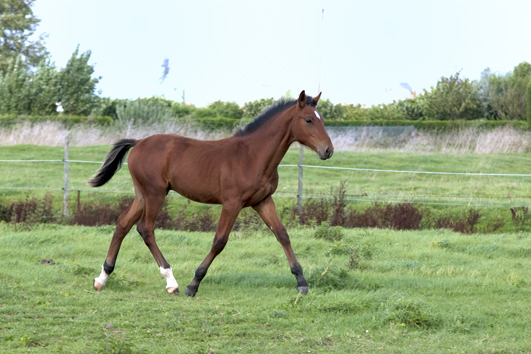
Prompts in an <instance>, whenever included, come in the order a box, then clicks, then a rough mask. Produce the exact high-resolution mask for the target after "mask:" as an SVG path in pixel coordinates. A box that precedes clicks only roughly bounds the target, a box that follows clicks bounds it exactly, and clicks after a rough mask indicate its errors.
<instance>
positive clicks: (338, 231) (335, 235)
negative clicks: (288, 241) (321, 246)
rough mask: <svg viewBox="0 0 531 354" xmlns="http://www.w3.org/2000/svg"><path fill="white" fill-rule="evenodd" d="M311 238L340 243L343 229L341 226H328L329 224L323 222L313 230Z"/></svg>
mask: <svg viewBox="0 0 531 354" xmlns="http://www.w3.org/2000/svg"><path fill="white" fill-rule="evenodd" d="M313 237H315V238H322V239H324V240H327V241H340V240H341V239H342V238H343V228H342V227H341V226H330V223H329V222H327V221H324V222H322V223H321V225H319V227H317V229H315V233H314V234H313Z"/></svg>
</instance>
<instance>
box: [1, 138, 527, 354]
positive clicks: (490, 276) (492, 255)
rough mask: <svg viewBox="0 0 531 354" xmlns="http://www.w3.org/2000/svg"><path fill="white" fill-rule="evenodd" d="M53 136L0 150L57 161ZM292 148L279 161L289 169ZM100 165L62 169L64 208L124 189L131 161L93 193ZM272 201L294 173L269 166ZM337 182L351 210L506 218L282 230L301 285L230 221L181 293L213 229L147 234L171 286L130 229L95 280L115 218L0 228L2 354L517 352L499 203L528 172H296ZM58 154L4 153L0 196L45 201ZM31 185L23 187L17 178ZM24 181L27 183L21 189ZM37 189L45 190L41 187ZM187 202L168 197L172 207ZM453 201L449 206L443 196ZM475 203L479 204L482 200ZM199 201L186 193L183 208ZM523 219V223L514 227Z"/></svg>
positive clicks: (488, 160) (517, 299) (258, 240)
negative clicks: (451, 226)
mask: <svg viewBox="0 0 531 354" xmlns="http://www.w3.org/2000/svg"><path fill="white" fill-rule="evenodd" d="M108 150H109V146H108V145H106V146H89V147H71V148H70V159H72V160H84V161H102V160H103V158H104V157H105V155H106V153H107V152H108ZM62 158H63V149H62V148H61V147H46V146H33V145H16V146H2V147H0V159H59V160H60V159H62ZM297 162H298V149H291V150H290V151H288V153H287V155H286V157H285V159H284V160H283V162H282V164H296V163H297ZM530 162H531V158H530V157H529V155H527V154H484V155H478V154H464V155H453V154H442V153H429V154H421V153H412V152H407V153H399V152H345V151H338V152H336V153H335V154H334V157H333V158H332V159H331V160H329V161H320V160H319V159H318V158H317V156H316V155H315V154H313V153H311V152H309V151H306V153H305V160H304V163H305V164H307V165H320V166H338V167H357V168H372V169H382V170H409V171H435V172H437V171H440V172H474V173H478V172H481V173H512V174H527V173H529V169H528V166H530V165H531V163H530ZM98 167H99V165H97V164H82V163H71V164H70V188H71V191H72V192H71V194H70V196H71V198H70V205H71V208H75V203H76V197H77V195H76V193H75V190H76V189H79V190H81V201H82V202H86V201H115V200H116V199H117V198H120V197H122V196H124V195H128V193H132V184H131V181H130V177H129V174H128V172H127V168H123V169H122V170H121V171H120V172H119V173H118V174H117V175H116V176H115V177H114V178H113V180H112V181H111V182H110V183H109V184H108V185H105V186H103V187H102V188H99V189H89V188H88V186H87V185H86V181H87V180H88V179H89V178H90V177H91V176H92V175H93V174H94V172H95V171H96V170H97V168H98ZM279 173H280V185H279V188H278V191H277V194H276V198H275V200H276V202H277V204H278V205H279V210H280V208H281V207H282V206H286V205H293V204H294V200H295V196H296V193H297V192H296V191H297V168H294V167H280V168H279ZM339 181H346V182H347V186H348V192H347V197H348V198H350V201H349V202H350V203H352V205H353V206H355V207H363V206H365V205H370V204H371V203H372V201H373V200H379V201H383V202H385V201H415V202H419V203H440V204H420V205H424V206H425V207H426V208H431V210H433V211H440V212H444V213H451V212H456V211H459V210H465V209H467V208H470V207H475V206H476V207H478V208H479V209H480V210H481V211H482V213H484V215H485V217H484V218H483V219H485V222H489V220H493V219H494V218H497V217H500V218H503V219H504V221H505V222H506V223H505V226H504V227H503V228H501V229H500V230H498V231H497V233H496V234H486V235H485V234H483V235H479V234H474V235H462V234H458V233H454V232H451V231H448V230H444V229H443V230H422V231H394V230H378V229H344V230H342V232H343V237H342V239H341V240H339V241H333V242H332V241H327V240H325V239H317V238H316V237H314V234H315V232H316V229H315V228H311V227H297V226H292V227H290V228H289V229H288V232H289V233H290V236H291V239H292V245H293V249H294V251H295V253H296V254H297V256H298V258H299V261H300V262H301V265H302V267H303V269H304V273H305V276H306V279H307V280H308V282H309V283H310V293H309V294H308V295H307V296H302V295H299V294H297V292H296V290H295V285H296V282H295V280H294V278H293V276H292V274H291V273H290V270H289V265H288V262H287V260H286V259H285V256H284V253H283V251H282V248H281V246H280V245H279V244H278V242H277V241H276V240H275V238H274V236H273V235H272V234H271V233H270V232H269V231H268V230H266V229H265V228H261V229H259V230H255V229H247V230H245V229H244V230H243V231H234V232H232V233H231V235H230V237H229V243H228V245H227V247H226V248H225V250H224V251H223V253H222V254H221V255H220V256H219V257H218V258H217V259H216V260H215V261H214V262H213V264H212V267H211V268H210V270H209V272H208V274H207V276H206V277H205V279H204V281H203V282H202V285H201V287H200V289H199V292H198V294H197V296H196V297H194V298H189V297H186V296H184V287H185V286H186V285H188V284H189V282H190V281H191V279H192V277H193V272H194V271H195V269H196V268H197V266H198V265H199V263H200V262H201V260H202V259H203V258H204V257H205V255H206V253H207V252H208V250H209V249H210V245H211V242H212V238H213V233H199V232H184V231H168V230H156V236H157V242H158V244H159V246H160V248H161V250H162V252H163V253H164V255H165V256H166V259H167V260H168V262H169V263H170V264H171V265H172V267H173V271H174V275H175V276H176V278H177V281H178V282H179V286H180V288H181V295H180V296H179V297H176V296H172V295H169V294H167V293H166V291H165V289H164V286H165V281H164V280H163V279H162V277H161V276H160V273H159V269H158V267H157V265H156V263H155V261H154V260H153V257H152V256H151V254H150V252H149V250H148V249H147V247H146V246H145V245H144V243H143V241H142V239H141V238H140V236H139V235H138V233H137V232H136V231H132V232H131V233H130V234H129V236H127V237H126V238H125V240H124V244H123V246H122V250H121V252H120V255H119V257H118V261H117V266H116V270H115V272H114V273H113V274H112V276H111V277H110V278H109V281H108V283H107V285H106V287H105V289H104V290H103V291H101V292H95V291H94V290H93V288H92V281H93V279H94V277H96V276H97V275H98V274H99V272H100V270H101V264H102V262H103V260H104V257H105V254H106V251H107V248H108V245H109V242H110V238H111V235H112V232H113V229H114V228H113V227H112V226H102V227H82V226H65V225H55V224H22V225H19V224H6V223H0V245H1V246H0V349H1V350H0V351H1V352H2V353H4V352H6V353H25V352H37V353H38V352H43V353H49V352H53V353H71V352H79V351H84V352H91V353H92V352H94V353H118V352H120V353H160V352H176V353H235V352H242V353H261V352H272V353H323V352H337V353H345V352H361V353H374V352H381V353H426V352H428V353H477V354H486V353H489V354H491V353H527V352H529V350H530V349H529V348H531V344H530V343H529V335H530V331H531V329H530V327H529V322H530V309H531V306H530V305H529V298H530V287H529V286H530V281H529V279H530V273H531V270H530V269H531V268H530V266H531V245H530V243H529V242H530V241H529V240H530V238H529V233H528V232H522V231H520V232H515V230H516V228H515V226H514V225H513V224H512V222H511V216H510V211H509V207H513V206H520V205H527V201H528V200H529V192H528V191H529V190H530V187H531V185H530V184H531V180H530V178H528V177H497V176H463V175H457V176H455V175H429V174H396V173H389V172H371V171H345V170H327V169H316V168H305V169H304V186H305V195H312V196H316V197H323V196H325V197H326V196H328V195H329V192H330V188H331V187H332V188H336V187H337V186H338V185H339ZM62 185H63V164H62V163H47V162H42V163H33V162H31V163H30V162H23V163H20V162H17V163H11V162H3V163H1V164H0V186H2V187H6V188H5V189H1V190H0V193H1V199H2V200H3V201H4V202H6V203H8V202H10V201H13V200H20V199H24V198H25V196H26V195H30V196H37V197H42V196H43V195H44V194H45V193H46V192H51V193H52V194H53V196H54V203H55V205H56V207H57V210H58V211H57V212H58V213H60V210H61V203H62V191H61V190H60V188H61V187H62ZM27 187H31V188H35V189H33V190H28V189H24V188H27ZM19 188H22V189H19ZM40 188H49V190H41V189H40ZM183 203H184V198H181V197H179V196H177V195H176V194H170V196H169V209H170V210H171V207H172V206H173V207H174V208H177V207H178V205H180V204H183ZM454 204H459V205H454ZM483 205H490V206H488V207H485V206H483ZM204 207H205V206H203V205H200V204H192V205H191V208H192V209H196V210H197V209H201V208H204ZM520 230H525V228H521V229H520Z"/></svg>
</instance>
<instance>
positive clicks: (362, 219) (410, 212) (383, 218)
mask: <svg viewBox="0 0 531 354" xmlns="http://www.w3.org/2000/svg"><path fill="white" fill-rule="evenodd" d="M421 221H422V213H421V212H420V210H419V209H418V208H417V207H416V206H415V205H413V204H410V203H398V204H387V205H385V206H384V205H382V204H380V203H375V204H374V206H372V207H370V208H367V209H365V210H364V211H363V212H361V211H358V210H356V209H352V208H351V209H350V212H349V214H348V215H347V218H346V221H345V225H346V226H347V227H377V228H384V229H385V228H389V229H395V230H419V229H420V223H421Z"/></svg>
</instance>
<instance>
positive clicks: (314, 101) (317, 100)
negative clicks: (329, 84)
mask: <svg viewBox="0 0 531 354" xmlns="http://www.w3.org/2000/svg"><path fill="white" fill-rule="evenodd" d="M321 93H322V92H319V94H318V95H317V96H315V97H314V98H313V104H314V105H315V106H317V103H319V98H321Z"/></svg>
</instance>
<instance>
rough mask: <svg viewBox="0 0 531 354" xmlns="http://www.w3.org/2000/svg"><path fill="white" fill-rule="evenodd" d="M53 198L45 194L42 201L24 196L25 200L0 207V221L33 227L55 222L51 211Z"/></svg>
mask: <svg viewBox="0 0 531 354" xmlns="http://www.w3.org/2000/svg"><path fill="white" fill-rule="evenodd" d="M52 202H53V196H52V195H51V194H50V193H47V194H46V195H45V196H44V198H43V200H42V201H40V202H39V201H38V200H37V199H36V198H35V197H33V198H30V197H29V196H26V200H24V201H19V202H12V203H11V204H10V205H0V221H4V222H8V223H9V222H10V223H14V224H26V225H34V224H37V223H49V222H55V221H56V218H55V216H54V213H53V209H52Z"/></svg>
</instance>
